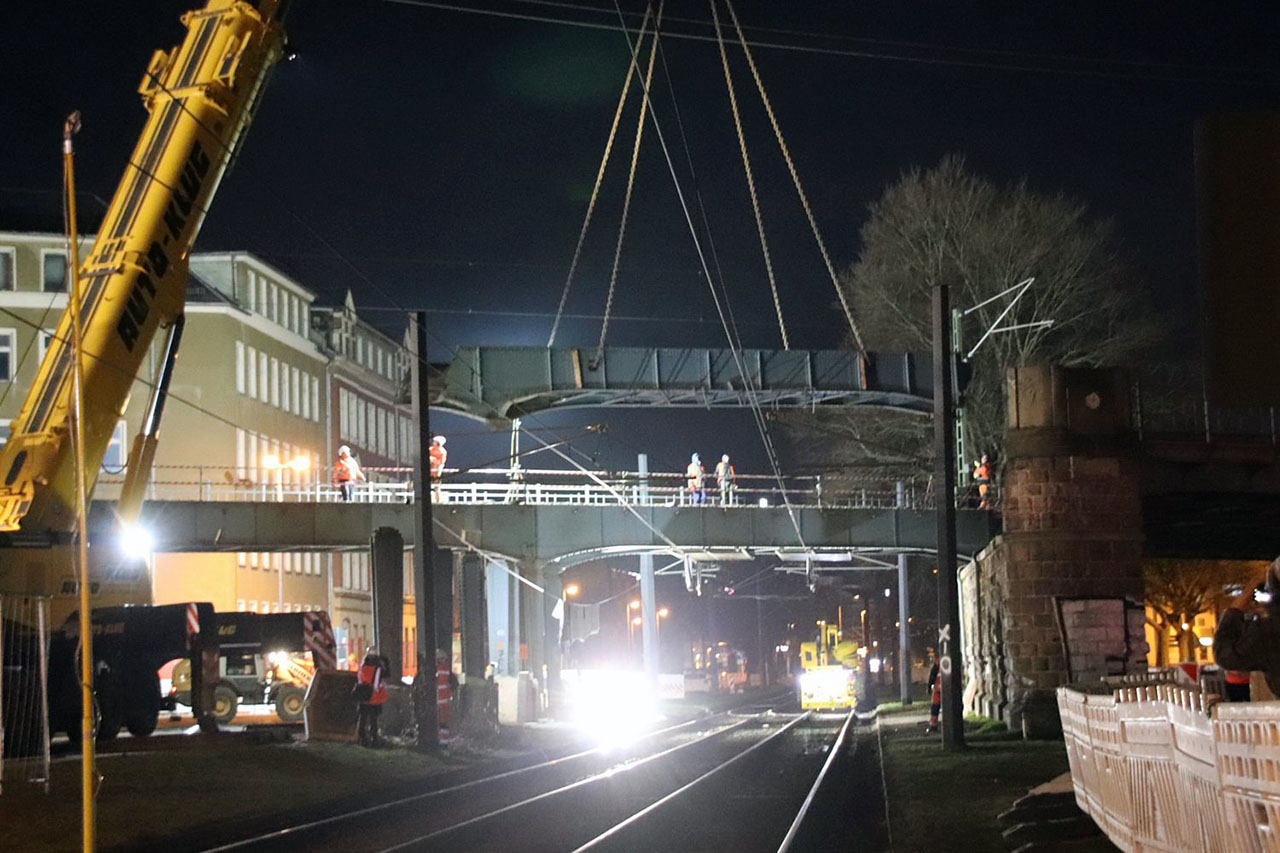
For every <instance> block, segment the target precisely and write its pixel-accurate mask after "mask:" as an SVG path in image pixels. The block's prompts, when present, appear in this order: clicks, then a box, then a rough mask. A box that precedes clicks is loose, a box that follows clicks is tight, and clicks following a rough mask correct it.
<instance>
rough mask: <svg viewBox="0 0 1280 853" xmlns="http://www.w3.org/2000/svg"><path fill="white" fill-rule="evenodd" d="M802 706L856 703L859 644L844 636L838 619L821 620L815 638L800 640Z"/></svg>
mask: <svg viewBox="0 0 1280 853" xmlns="http://www.w3.org/2000/svg"><path fill="white" fill-rule="evenodd" d="M800 668H801V670H802V672H801V673H800V707H801V708H803V709H804V710H806V711H808V710H815V711H820V710H834V709H837V708H852V707H853V706H854V705H855V704H856V703H857V683H856V679H857V674H858V668H859V658H858V644H857V643H855V642H852V641H850V640H845V639H843V637H842V636H841V631H840V626H839V624H838V623H833V622H826V621H820V622H818V637H817V640H816V641H815V642H812V643H801V644H800Z"/></svg>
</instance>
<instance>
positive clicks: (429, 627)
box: [394, 311, 440, 750]
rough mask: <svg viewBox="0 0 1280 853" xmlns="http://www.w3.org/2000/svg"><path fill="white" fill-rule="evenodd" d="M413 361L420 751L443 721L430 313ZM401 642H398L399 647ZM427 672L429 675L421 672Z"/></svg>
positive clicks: (430, 744)
mask: <svg viewBox="0 0 1280 853" xmlns="http://www.w3.org/2000/svg"><path fill="white" fill-rule="evenodd" d="M412 328H413V357H412V358H411V359H410V360H409V364H410V371H409V393H410V396H411V398H412V401H413V422H414V423H415V424H417V425H418V440H417V442H416V443H415V445H414V447H415V448H416V449H417V453H416V454H414V459H413V490H414V494H415V495H417V506H416V507H415V509H416V510H417V511H416V512H414V514H413V533H414V539H413V599H414V608H413V609H414V611H415V616H416V621H417V628H418V648H417V652H418V661H419V663H418V679H419V681H420V683H422V684H425V685H427V690H426V695H427V701H425V702H424V701H419V702H415V703H414V717H415V719H416V722H417V724H418V748H419V749H430V750H435V749H439V748H440V718H439V715H438V712H437V709H436V702H435V698H436V688H435V683H436V594H435V593H436V586H435V560H434V559H433V557H434V556H435V550H436V549H435V542H434V540H433V538H432V534H433V532H434V531H433V530H432V529H431V527H432V521H431V459H430V456H429V453H430V447H431V420H430V417H429V407H430V400H431V393H430V389H429V387H428V381H429V380H428V375H427V374H428V370H427V368H428V366H429V364H430V362H428V361H427V312H426V311H415V312H414V313H413V327H412ZM399 639H400V638H399V637H396V638H394V641H395V642H399ZM424 669H425V670H426V671H425V672H424V671H423V670H424Z"/></svg>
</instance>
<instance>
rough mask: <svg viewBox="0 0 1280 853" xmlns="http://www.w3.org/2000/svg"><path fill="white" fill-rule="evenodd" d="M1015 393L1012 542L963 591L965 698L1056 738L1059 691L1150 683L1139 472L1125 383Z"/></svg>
mask: <svg viewBox="0 0 1280 853" xmlns="http://www.w3.org/2000/svg"><path fill="white" fill-rule="evenodd" d="M1009 389H1010V390H1009V394H1010V399H1009V418H1010V420H1009V432H1008V438H1007V442H1006V456H1007V459H1006V460H1005V463H1004V466H1003V467H1004V471H1003V481H1004V482H1003V486H1004V488H1003V493H1002V494H1001V495H1000V498H1001V500H1002V504H1003V507H1004V533H1003V534H1002V535H1001V536H999V537H997V538H996V539H994V540H993V541H992V542H991V544H990V545H988V546H987V547H986V548H985V549H984V550H983V551H982V552H981V553H980V554H979V555H978V557H977V559H976V560H975V561H974V562H971V563H970V564H969V565H968V566H966V567H965V571H964V573H963V575H962V580H961V587H962V592H961V595H962V598H963V599H964V602H965V613H964V618H963V620H962V621H963V624H964V627H965V630H964V631H963V632H962V634H963V636H964V638H965V640H964V641H965V643H966V646H967V648H966V649H965V659H966V661H967V663H968V671H967V673H966V674H967V676H968V678H969V680H970V684H969V688H968V690H967V691H966V693H967V695H968V696H969V697H971V698H970V703H969V704H970V708H969V709H970V710H974V711H977V712H979V713H983V714H987V715H989V716H998V717H1000V718H1001V719H1003V720H1004V721H1005V722H1006V723H1008V724H1009V726H1010V727H1011V728H1020V729H1021V730H1022V731H1023V733H1024V734H1026V735H1028V736H1032V737H1038V736H1050V735H1053V734H1055V733H1056V732H1059V731H1060V730H1061V724H1060V722H1059V720H1058V713H1057V703H1056V700H1055V696H1054V689H1055V688H1056V687H1058V686H1060V685H1062V684H1066V683H1068V682H1073V681H1082V682H1083V681H1095V682H1096V681H1097V679H1098V678H1099V677H1101V676H1105V675H1119V674H1122V673H1125V672H1134V671H1145V668H1146V649H1147V645H1146V640H1145V634H1144V628H1143V609H1142V603H1141V602H1142V600H1143V582H1142V573H1141V558H1142V506H1141V503H1140V489H1139V474H1140V470H1139V468H1140V466H1139V462H1138V460H1137V459H1135V458H1134V455H1133V453H1132V451H1131V441H1130V436H1129V429H1128V385H1127V383H1126V382H1125V380H1124V377H1123V375H1122V374H1120V372H1119V371H1114V370H1060V369H1057V368H1048V367H1030V368H1015V369H1013V370H1011V371H1010V374H1009ZM979 450H980V448H975V451H974V452H979Z"/></svg>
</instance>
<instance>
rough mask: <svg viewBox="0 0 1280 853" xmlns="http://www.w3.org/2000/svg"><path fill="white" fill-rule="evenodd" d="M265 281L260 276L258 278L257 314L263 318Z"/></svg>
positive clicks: (265, 296)
mask: <svg viewBox="0 0 1280 853" xmlns="http://www.w3.org/2000/svg"><path fill="white" fill-rule="evenodd" d="M268 305H269V303H268V302H267V280H266V279H265V278H263V277H262V276H258V313H259V314H261V315H262V316H263V317H265V316H267V306H268Z"/></svg>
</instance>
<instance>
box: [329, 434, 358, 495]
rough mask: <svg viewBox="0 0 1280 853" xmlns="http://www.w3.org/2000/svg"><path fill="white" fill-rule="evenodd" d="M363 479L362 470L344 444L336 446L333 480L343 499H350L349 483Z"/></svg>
mask: <svg viewBox="0 0 1280 853" xmlns="http://www.w3.org/2000/svg"><path fill="white" fill-rule="evenodd" d="M363 480H364V470H363V469H362V468H361V467H360V463H359V462H357V461H356V458H355V457H354V456H352V455H351V448H350V447H347V446H346V445H345V444H344V445H342V446H341V447H339V448H338V461H337V462H335V463H334V464H333V482H334V483H336V484H337V486H338V494H339V495H340V496H341V497H342V499H343V500H344V501H349V500H351V484H352V483H353V482H362V481H363Z"/></svg>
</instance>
